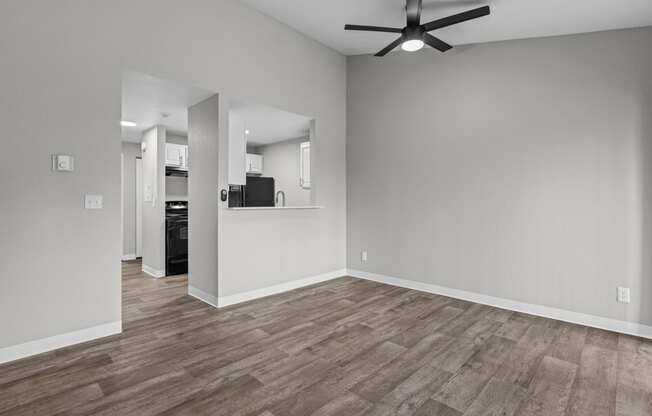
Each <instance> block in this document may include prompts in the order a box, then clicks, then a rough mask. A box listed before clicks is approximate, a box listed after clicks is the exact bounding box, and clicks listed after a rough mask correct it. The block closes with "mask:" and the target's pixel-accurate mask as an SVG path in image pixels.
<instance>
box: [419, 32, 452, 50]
mask: <svg viewBox="0 0 652 416" xmlns="http://www.w3.org/2000/svg"><path fill="white" fill-rule="evenodd" d="M423 42H424V43H425V44H426V45H429V46H432V47H433V48H435V49H437V50H438V51H440V52H446V51H447V50H449V49H451V48H452V46H451V45H449V44H448V43H446V42H444V41H443V40H441V39H438V38H436V37H434V36H432V35H431V34H430V33H424V34H423Z"/></svg>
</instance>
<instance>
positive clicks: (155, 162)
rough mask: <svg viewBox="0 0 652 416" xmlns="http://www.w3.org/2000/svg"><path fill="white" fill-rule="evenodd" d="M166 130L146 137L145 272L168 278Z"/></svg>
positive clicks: (155, 129)
mask: <svg viewBox="0 0 652 416" xmlns="http://www.w3.org/2000/svg"><path fill="white" fill-rule="evenodd" d="M165 142H166V140H165V127H162V126H154V127H152V128H151V129H149V130H147V131H146V132H144V133H143V145H144V146H145V147H144V151H143V194H144V196H143V270H144V271H146V272H147V273H149V274H151V275H153V276H154V277H163V276H164V275H165V195H166V194H165Z"/></svg>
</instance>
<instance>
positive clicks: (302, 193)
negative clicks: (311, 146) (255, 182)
mask: <svg viewBox="0 0 652 416" xmlns="http://www.w3.org/2000/svg"><path fill="white" fill-rule="evenodd" d="M307 141H310V139H307V138H304V139H292V140H286V141H283V142H278V143H273V144H269V145H266V146H260V147H258V148H257V150H258V152H259V154H261V155H263V176H272V177H274V182H275V187H276V191H283V192H285V202H286V205H287V206H301V205H303V206H306V205H310V189H304V188H302V187H301V184H300V181H299V177H300V174H299V165H300V149H299V146H300V145H301V143H303V142H307Z"/></svg>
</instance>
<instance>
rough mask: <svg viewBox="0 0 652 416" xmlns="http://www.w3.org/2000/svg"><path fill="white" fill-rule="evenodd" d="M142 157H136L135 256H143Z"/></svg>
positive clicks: (143, 196)
mask: <svg viewBox="0 0 652 416" xmlns="http://www.w3.org/2000/svg"><path fill="white" fill-rule="evenodd" d="M144 198H145V195H144V193H143V159H142V158H136V257H143V200H144Z"/></svg>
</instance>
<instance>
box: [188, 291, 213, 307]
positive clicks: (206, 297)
mask: <svg viewBox="0 0 652 416" xmlns="http://www.w3.org/2000/svg"><path fill="white" fill-rule="evenodd" d="M188 295H190V296H192V297H193V298H195V299H199V300H201V301H202V302H204V303H208V304H209V305H211V306H213V307H216V308H217V297H215V296H213V295H211V294H210V293H208V292H204V291H203V290H201V289H197V288H196V287H193V286H190V285H188Z"/></svg>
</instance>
